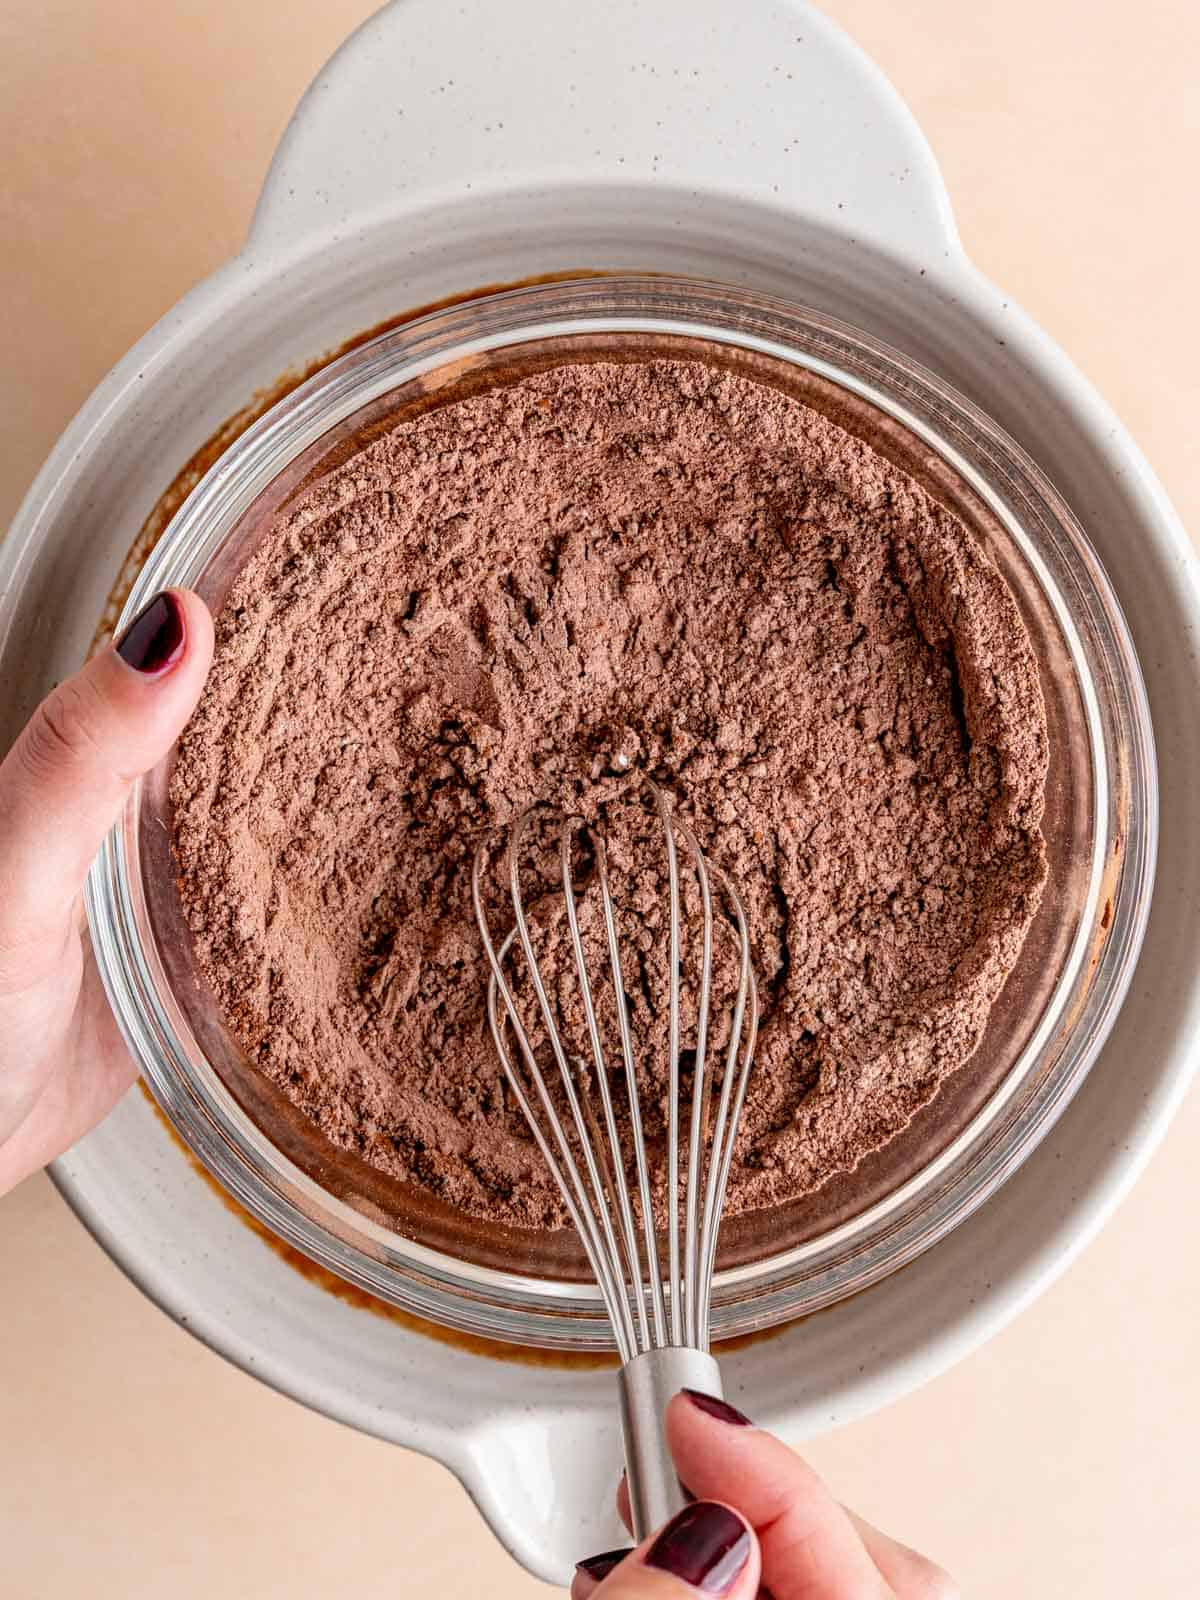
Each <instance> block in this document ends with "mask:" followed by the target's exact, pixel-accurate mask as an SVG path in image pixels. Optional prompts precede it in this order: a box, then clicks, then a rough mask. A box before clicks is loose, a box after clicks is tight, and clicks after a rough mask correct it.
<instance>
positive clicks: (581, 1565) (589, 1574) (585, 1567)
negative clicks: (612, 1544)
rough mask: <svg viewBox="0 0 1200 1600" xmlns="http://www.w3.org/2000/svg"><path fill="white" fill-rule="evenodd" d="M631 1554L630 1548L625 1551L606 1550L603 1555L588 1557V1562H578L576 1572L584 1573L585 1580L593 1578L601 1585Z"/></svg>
mask: <svg viewBox="0 0 1200 1600" xmlns="http://www.w3.org/2000/svg"><path fill="white" fill-rule="evenodd" d="M628 1554H629V1550H628V1548H626V1549H624V1550H606V1551H605V1552H604V1554H603V1555H599V1556H588V1558H587V1560H586V1561H577V1562H576V1563H575V1570H576V1571H577V1572H582V1573H583V1575H584V1577H585V1578H591V1579H592V1580H593V1582H595V1583H601V1582H603V1580H604V1579H605V1578H607V1577H608V1575H609V1573H610V1572H611V1571H612V1569H613V1568H614V1567H619V1566H620V1564H621V1562H622V1561H624V1559H625V1557H626V1556H627V1555H628Z"/></svg>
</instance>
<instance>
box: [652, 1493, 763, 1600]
mask: <svg viewBox="0 0 1200 1600" xmlns="http://www.w3.org/2000/svg"><path fill="white" fill-rule="evenodd" d="M749 1559H750V1533H749V1530H748V1529H747V1527H746V1524H745V1523H744V1522H743V1521H742V1519H741V1517H739V1516H738V1515H737V1514H736V1513H735V1512H733V1511H730V1510H729V1508H728V1506H722V1505H718V1504H717V1503H716V1502H715V1501H713V1500H697V1501H696V1502H695V1503H694V1504H693V1505H690V1506H684V1508H683V1510H682V1511H680V1512H679V1513H678V1515H676V1516H674V1517H672V1518H671V1520H670V1522H668V1523H667V1525H666V1527H665V1528H664V1529H663V1530H662V1532H661V1533H660V1534H659V1536H658V1538H657V1539H655V1541H654V1543H653V1544H652V1545H651V1546H650V1549H649V1550H648V1551H647V1552H646V1565H647V1566H648V1567H657V1568H658V1570H659V1571H660V1572H669V1573H670V1574H671V1576H672V1577H673V1578H680V1579H681V1580H682V1581H683V1582H684V1583H690V1584H691V1585H692V1587H693V1589H699V1591H700V1593H701V1594H728V1593H729V1591H730V1589H732V1588H733V1586H734V1584H735V1583H736V1582H737V1578H738V1574H739V1573H740V1572H741V1570H742V1568H743V1567H744V1566H745V1565H746V1563H747V1561H749Z"/></svg>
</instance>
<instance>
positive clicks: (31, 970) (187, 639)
mask: <svg viewBox="0 0 1200 1600" xmlns="http://www.w3.org/2000/svg"><path fill="white" fill-rule="evenodd" d="M212 648H213V626H212V619H211V617H210V616H209V614H208V610H207V608H206V607H205V605H204V602H203V601H202V600H201V599H200V598H199V596H198V595H194V594H192V593H190V592H189V591H188V590H186V589H167V590H164V591H163V592H162V593H161V594H158V595H156V596H155V597H154V598H153V599H152V600H151V601H150V603H149V604H148V605H147V606H146V607H145V608H144V610H142V611H141V612H140V613H139V614H138V616H137V617H135V618H134V620H133V621H132V622H131V623H130V624H129V626H128V627H127V628H126V629H125V630H124V632H123V633H122V634H121V636H120V638H119V639H117V641H116V642H115V643H114V644H111V645H109V646H108V647H107V648H106V649H104V650H102V651H101V652H100V653H99V655H97V656H95V657H93V659H92V660H91V661H89V662H88V664H87V665H86V666H85V667H84V668H83V669H82V671H80V672H78V673H76V675H75V676H74V677H73V678H69V679H67V681H66V682H65V683H60V684H59V686H58V687H57V688H56V689H55V690H53V692H52V693H51V694H49V695H48V696H47V697H46V699H45V700H43V701H42V703H41V705H40V706H39V707H38V708H37V710H36V711H35V712H34V714H33V716H32V718H31V719H30V721H29V723H28V724H27V726H26V727H25V728H24V730H23V731H22V732H21V734H20V736H19V737H18V739H17V742H16V744H14V745H13V747H12V749H11V750H10V751H9V753H8V755H7V756H6V757H5V759H4V762H3V764H0V989H3V988H8V989H10V990H11V989H15V988H21V987H24V986H25V985H26V984H28V983H32V982H34V981H36V980H37V979H38V978H39V977H41V976H42V975H43V973H44V972H45V971H46V970H47V969H48V968H49V967H50V966H51V965H52V964H53V963H54V961H55V960H57V958H58V955H59V953H60V952H61V949H62V945H63V942H64V940H65V939H66V937H67V935H68V934H69V932H70V931H71V929H72V927H73V925H74V919H75V902H76V899H77V897H78V895H79V891H80V889H81V888H82V886H83V880H84V877H85V876H86V873H87V869H88V866H89V865H90V863H91V860H92V857H93V856H94V855H95V853H96V851H97V850H98V849H99V847H100V844H101V842H102V841H103V838H104V835H105V834H106V833H107V832H108V830H109V828H110V827H111V826H112V825H113V823H114V822H115V821H116V820H117V818H118V816H119V815H120V812H121V808H122V806H123V805H124V803H125V800H126V798H127V796H128V794H129V792H130V789H131V788H132V787H133V784H134V781H135V780H136V779H137V778H138V777H140V776H141V774H142V773H144V772H147V771H148V770H149V769H150V768H151V767H152V766H154V765H155V763H156V762H158V761H159V760H161V759H162V757H163V756H164V755H165V754H166V753H167V751H168V750H169V749H170V747H171V745H172V743H173V742H174V741H175V739H176V738H177V737H178V735H179V732H180V730H181V728H182V727H183V725H184V723H185V722H186V721H187V719H188V717H189V716H190V715H191V712H192V709H193V707H194V706H195V704H196V701H197V700H198V699H199V696H200V690H201V688H202V686H203V683H204V679H205V675H206V674H207V672H208V667H209V663H210V661H211V660H212Z"/></svg>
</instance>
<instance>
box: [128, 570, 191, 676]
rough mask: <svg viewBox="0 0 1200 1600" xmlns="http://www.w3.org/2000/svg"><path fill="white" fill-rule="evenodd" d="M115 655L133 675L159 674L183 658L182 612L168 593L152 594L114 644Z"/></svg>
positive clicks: (167, 590) (168, 591) (164, 591)
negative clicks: (134, 673) (133, 672)
mask: <svg viewBox="0 0 1200 1600" xmlns="http://www.w3.org/2000/svg"><path fill="white" fill-rule="evenodd" d="M117 654H118V655H119V656H120V658H121V660H122V661H123V662H124V663H125V665H126V666H127V667H132V668H133V669H134V671H135V672H145V673H155V672H162V671H164V670H165V669H166V668H167V667H169V666H173V665H174V663H175V662H176V661H178V660H179V657H180V656H181V655H182V654H183V609H182V607H181V606H180V604H179V601H178V600H177V599H176V598H175V596H174V595H173V594H172V593H171V591H170V590H169V589H164V590H163V591H162V593H161V594H156V595H155V596H154V599H153V600H151V601H150V602H149V604H148V605H146V606H144V607H143V608H142V610H141V611H139V612H138V614H137V616H136V617H134V619H133V621H132V622H131V623H130V624H129V626H128V627H127V628H126V629H125V631H124V633H123V634H122V635H121V637H120V638H119V639H118V640H117Z"/></svg>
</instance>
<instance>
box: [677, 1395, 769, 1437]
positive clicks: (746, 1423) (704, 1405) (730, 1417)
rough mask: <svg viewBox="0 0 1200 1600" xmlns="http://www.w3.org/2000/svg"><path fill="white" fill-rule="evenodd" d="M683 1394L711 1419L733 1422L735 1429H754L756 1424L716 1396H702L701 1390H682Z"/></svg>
mask: <svg viewBox="0 0 1200 1600" xmlns="http://www.w3.org/2000/svg"><path fill="white" fill-rule="evenodd" d="M680 1393H681V1394H685V1395H687V1397H688V1399H689V1400H690V1401H691V1402H692V1404H693V1405H694V1406H696V1407H697V1409H698V1410H700V1411H704V1412H707V1413H708V1415H709V1416H710V1417H716V1419H717V1421H718V1422H731V1423H732V1424H733V1425H734V1427H735V1428H752V1427H753V1426H754V1424H753V1423H752V1422H751V1421H750V1418H749V1417H745V1416H743V1415H742V1413H741V1412H740V1411H739V1410H738V1409H737V1407H736V1406H731V1405H730V1404H729V1403H728V1401H726V1400H718V1399H717V1397H716V1395H713V1394H701V1392H700V1390H699V1389H682V1390H681V1391H680Z"/></svg>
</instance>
